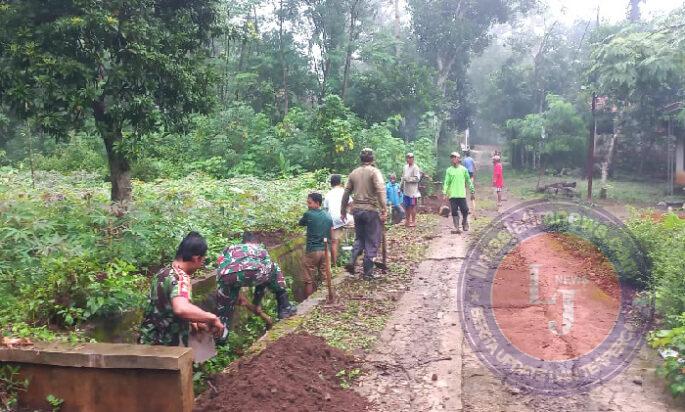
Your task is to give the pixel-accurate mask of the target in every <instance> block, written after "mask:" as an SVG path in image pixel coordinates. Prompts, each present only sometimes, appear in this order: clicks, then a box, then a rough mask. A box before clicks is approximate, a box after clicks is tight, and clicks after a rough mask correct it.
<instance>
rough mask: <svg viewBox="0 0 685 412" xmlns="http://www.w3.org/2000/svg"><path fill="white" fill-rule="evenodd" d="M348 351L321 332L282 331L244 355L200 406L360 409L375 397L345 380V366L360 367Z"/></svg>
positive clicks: (217, 379) (265, 409)
mask: <svg viewBox="0 0 685 412" xmlns="http://www.w3.org/2000/svg"><path fill="white" fill-rule="evenodd" d="M357 367H358V365H357V362H356V361H355V359H354V358H353V357H351V356H350V355H347V354H346V353H344V352H342V351H340V350H338V349H335V348H332V347H330V346H328V345H327V344H326V342H325V341H324V340H323V339H322V338H319V337H316V336H312V335H308V334H304V333H300V334H291V335H287V336H284V337H282V338H281V339H279V340H277V341H276V342H274V343H273V344H271V345H269V346H268V347H267V348H266V349H265V350H264V351H262V352H261V353H260V354H258V355H257V356H255V357H253V358H250V359H244V360H241V361H239V362H238V363H237V364H236V365H235V366H233V367H232V368H231V371H230V372H229V373H227V374H223V375H217V376H216V377H214V378H213V379H212V386H213V387H214V388H211V389H209V390H208V391H207V392H206V393H205V396H203V397H202V398H201V399H200V400H199V401H198V402H197V405H196V407H195V410H196V411H235V412H238V411H263V412H268V411H293V412H294V411H299V412H308V411H326V412H352V411H354V412H358V411H365V410H368V409H369V408H370V404H369V402H368V401H367V400H366V399H364V398H363V397H362V396H361V395H359V394H357V393H356V392H355V391H353V390H351V389H344V388H343V387H342V386H341V383H344V382H341V379H342V377H339V376H337V375H338V374H339V372H340V371H342V370H345V371H347V373H349V371H350V370H354V369H355V368H357Z"/></svg>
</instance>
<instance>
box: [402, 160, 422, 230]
mask: <svg viewBox="0 0 685 412" xmlns="http://www.w3.org/2000/svg"><path fill="white" fill-rule="evenodd" d="M420 181H421V169H419V167H418V166H417V165H416V164H415V163H414V153H407V164H406V165H404V170H403V172H402V181H401V182H400V188H401V189H402V193H404V198H403V201H404V210H406V212H407V217H406V219H405V221H404V224H405V225H406V226H407V227H414V226H416V204H417V202H418V200H419V198H420V197H421V192H419V182H420Z"/></svg>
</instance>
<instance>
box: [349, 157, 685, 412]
mask: <svg viewBox="0 0 685 412" xmlns="http://www.w3.org/2000/svg"><path fill="white" fill-rule="evenodd" d="M483 159H484V156H483V157H479V158H478V160H480V162H481V164H480V165H481V167H487V166H486V165H487V163H486V164H485V165H484V163H485V162H484V161H483ZM505 179H506V176H505ZM486 183H489V182H486ZM479 191H480V193H484V192H485V193H489V192H488V188H487V187H481V188H479ZM516 203H517V202H516V200H515V199H507V201H506V202H505V204H504V205H503V209H507V208H509V207H511V206H513V205H514V204H516ZM495 213H496V212H494V211H490V212H488V213H485V212H483V211H481V212H480V213H479V214H478V216H479V219H488V218H492V217H494V215H495ZM450 223H451V219H442V220H441V222H440V225H439V230H438V233H437V237H436V238H435V239H433V240H432V243H431V245H430V248H429V251H428V253H427V256H426V258H425V260H424V261H423V262H422V263H421V264H420V265H419V267H418V269H417V271H416V273H415V274H414V276H413V278H412V279H411V281H410V282H409V284H408V285H407V291H406V292H405V294H404V295H403V296H402V298H401V300H400V301H399V305H398V309H397V310H396V311H395V312H394V313H393V314H392V316H391V317H390V319H389V321H388V323H387V325H386V327H385V329H384V330H383V332H382V335H381V337H380V339H379V340H378V342H377V344H376V345H375V347H374V348H373V350H372V351H371V352H370V353H369V354H368V355H367V356H366V359H365V364H366V370H367V373H366V374H365V375H364V376H363V377H362V378H361V379H360V385H359V386H358V387H357V390H358V391H359V392H360V393H361V394H362V395H364V396H365V397H366V398H367V399H369V400H370V401H372V402H373V403H374V405H375V406H374V408H375V410H377V411H388V412H398V411H417V412H418V411H475V412H497V411H507V412H508V411H511V412H514V411H516V412H518V411H522V412H525V411H617V412H628V411H635V412H661V411H685V404H683V402H682V401H679V400H674V399H673V398H672V397H671V395H670V393H669V392H668V390H667V388H666V386H665V384H664V382H663V380H662V379H661V378H660V377H658V376H657V375H656V373H655V368H656V366H657V365H658V363H659V359H658V355H656V353H655V352H654V351H652V350H651V349H649V348H647V347H642V349H641V350H640V351H639V353H638V355H637V356H636V357H635V358H634V359H633V360H632V362H631V363H630V364H629V365H628V366H627V367H626V368H625V369H624V370H623V371H622V372H621V373H620V374H619V375H618V376H616V377H614V378H613V379H611V380H610V381H609V382H607V383H604V384H602V385H596V386H592V388H591V389H590V390H589V391H587V392H583V393H572V394H570V395H567V396H546V395H541V394H539V393H533V392H531V391H526V390H523V389H521V388H519V387H517V386H512V385H510V384H508V383H507V376H505V375H503V374H501V373H496V372H493V371H492V370H491V369H489V368H488V367H486V366H485V365H484V364H483V363H482V362H481V360H480V359H479V357H478V356H477V353H476V352H475V351H474V349H473V348H472V347H471V345H470V344H469V343H468V341H467V339H466V338H465V336H464V334H463V332H462V331H463V329H462V324H461V321H460V316H459V312H458V311H459V301H458V299H459V297H458V284H459V280H460V279H459V276H460V275H459V273H460V268H461V265H462V263H463V261H464V258H465V255H466V252H467V249H468V242H469V240H470V239H471V238H470V237H471V236H476V235H474V232H473V231H471V232H468V233H467V234H461V235H456V234H451V233H450V231H451V229H452V227H451V224H450ZM418 224H421V222H420V217H419V222H418ZM605 292H606V291H605ZM607 293H608V292H607ZM609 295H610V293H609ZM608 307H611V305H608ZM582 344H583V339H582V337H581V339H578V341H577V343H574V345H578V347H581V346H582Z"/></svg>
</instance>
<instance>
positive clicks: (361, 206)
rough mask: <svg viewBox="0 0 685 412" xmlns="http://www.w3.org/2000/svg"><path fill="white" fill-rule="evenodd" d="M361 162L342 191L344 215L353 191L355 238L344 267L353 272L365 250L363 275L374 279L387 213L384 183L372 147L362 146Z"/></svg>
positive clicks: (344, 215)
mask: <svg viewBox="0 0 685 412" xmlns="http://www.w3.org/2000/svg"><path fill="white" fill-rule="evenodd" d="M360 158H361V166H359V167H357V168H356V169H354V170H353V171H352V173H350V175H349V176H348V177H347V184H346V185H345V192H344V194H343V197H342V204H341V205H340V214H341V217H342V218H343V219H345V217H346V215H347V206H348V202H349V199H350V195H354V210H353V211H352V216H353V217H354V232H355V240H354V247H353V248H352V256H351V258H350V263H348V264H347V265H345V269H346V270H347V271H348V272H350V273H351V274H354V265H355V262H356V261H357V258H358V257H359V255H361V253H362V251H363V252H364V279H367V280H369V279H373V265H374V264H373V259H374V258H375V257H376V254H377V253H378V246H379V245H380V243H381V236H382V232H383V228H382V225H383V222H384V221H385V218H386V216H387V208H386V202H387V199H386V194H385V183H384V181H383V174H382V173H381V171H380V170H378V169H377V168H376V167H374V166H373V160H374V157H373V150H371V149H363V150H362V152H361V155H360Z"/></svg>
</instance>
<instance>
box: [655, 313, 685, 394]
mask: <svg viewBox="0 0 685 412" xmlns="http://www.w3.org/2000/svg"><path fill="white" fill-rule="evenodd" d="M675 325H676V326H674V327H673V329H662V330H657V331H654V332H652V333H650V335H649V345H650V346H651V347H652V348H654V349H658V350H660V351H661V352H662V354H663V355H664V358H665V359H664V363H663V364H662V365H661V366H660V367H659V369H658V370H657V372H658V373H659V374H660V375H661V376H663V377H664V378H665V379H666V380H667V381H668V387H669V389H670V390H671V393H672V394H673V396H679V395H682V394H683V393H685V366H683V365H684V364H685V313H683V314H681V315H679V316H678V317H677V322H676V323H675Z"/></svg>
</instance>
